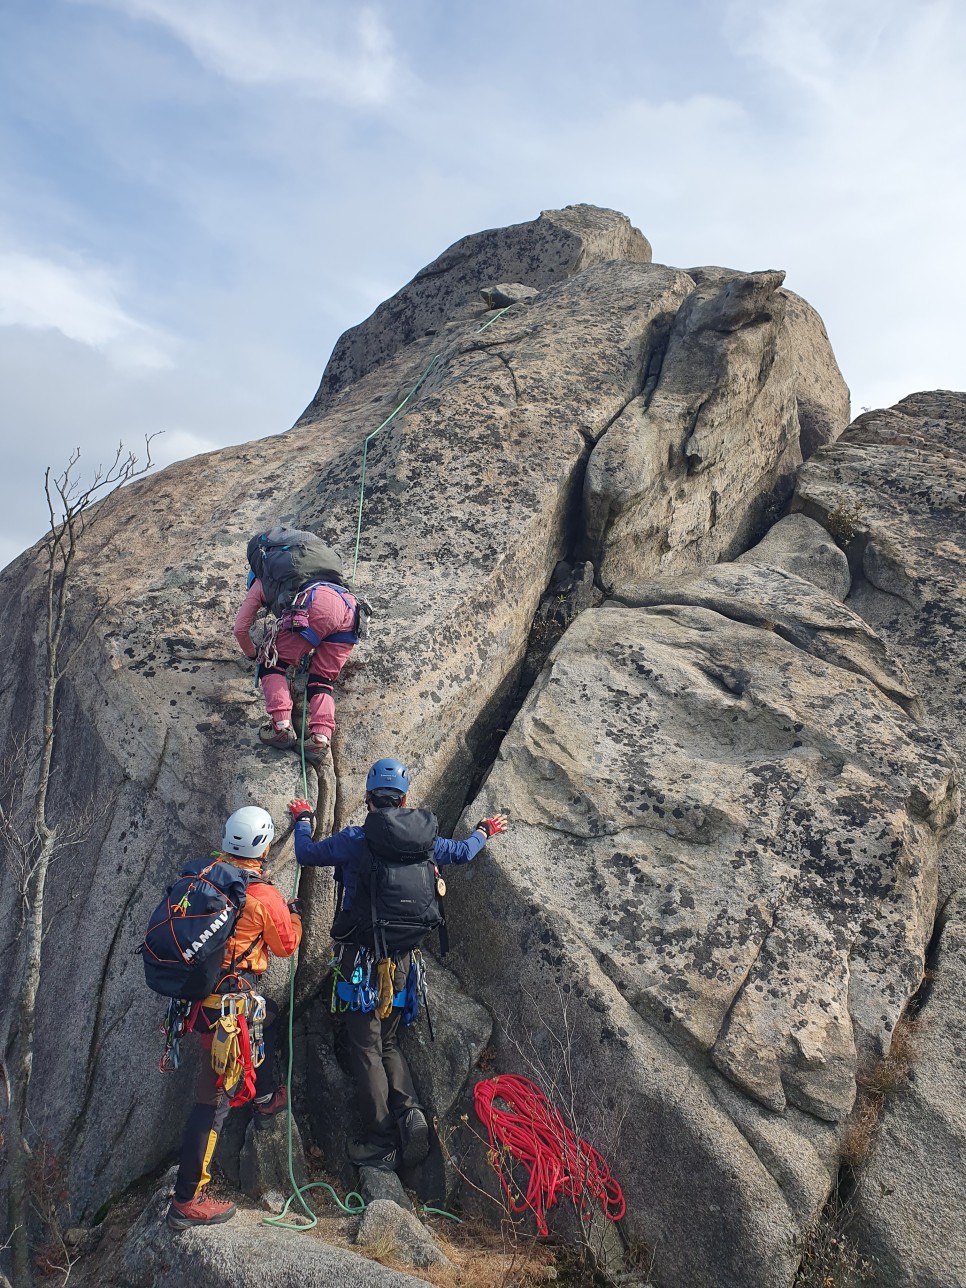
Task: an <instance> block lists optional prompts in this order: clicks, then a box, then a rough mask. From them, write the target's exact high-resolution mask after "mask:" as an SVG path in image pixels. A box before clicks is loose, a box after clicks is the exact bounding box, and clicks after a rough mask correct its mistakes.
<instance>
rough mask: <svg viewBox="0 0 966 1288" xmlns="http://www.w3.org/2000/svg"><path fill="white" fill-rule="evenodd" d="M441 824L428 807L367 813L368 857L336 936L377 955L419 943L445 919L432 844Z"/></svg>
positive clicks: (334, 929) (340, 916)
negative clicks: (440, 905)
mask: <svg viewBox="0 0 966 1288" xmlns="http://www.w3.org/2000/svg"><path fill="white" fill-rule="evenodd" d="M438 830H439V825H438V824H437V822H436V815H435V814H433V813H431V812H430V811H429V810H428V809H381V810H374V811H373V813H371V814H368V815H367V816H366V821H365V824H364V825H363V832H364V833H365V858H364V860H363V863H362V865H361V867H360V869H359V880H358V884H357V886H356V891H355V895H354V897H353V900H352V907H351V908H350V909H349V910H348V911H347V912H346V911H341V912H340V913H339V914H338V915H337V917H336V920H335V924H334V925H333V927H332V937H333V939H337V940H340V941H342V942H343V943H356V944H362V945H364V946H365V947H367V948H371V949H372V950H373V951H374V952H375V953H376V954H377V956H378V957H379V958H383V957H387V956H388V955H389V954H391V953H398V952H405V951H407V950H408V949H410V948H416V947H417V946H418V945H419V944H421V943H422V941H423V940H424V939H425V937H426V936H427V935H428V934H429V932H430V931H431V930H435V929H436V928H437V927H438V926H439V925H441V923H442V921H443V917H442V914H441V912H440V908H439V902H438V899H437V896H436V880H437V872H436V864H435V862H434V861H433V848H434V845H435V842H436V835H437V832H438Z"/></svg>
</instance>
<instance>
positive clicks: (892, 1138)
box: [853, 890, 966, 1288]
mask: <svg viewBox="0 0 966 1288" xmlns="http://www.w3.org/2000/svg"><path fill="white" fill-rule="evenodd" d="M941 921H942V934H941V938H940V940H939V946H938V951H937V954H936V958H935V961H934V963H933V969H934V970H935V976H936V978H935V983H934V985H933V986H932V988H931V991H930V993H929V998H928V1003H927V1006H926V1008H925V1011H924V1017H923V1020H922V1021H921V1024H922V1029H921V1032H920V1034H919V1037H918V1040H917V1046H918V1052H917V1057H916V1060H915V1063H914V1065H913V1069H912V1081H911V1085H910V1087H909V1088H908V1090H905V1091H903V1092H901V1093H900V1094H899V1095H897V1096H896V1097H895V1098H894V1099H893V1100H891V1101H889V1102H888V1103H887V1105H886V1109H885V1112H884V1114H883V1118H882V1123H881V1125H880V1131H879V1136H878V1139H877V1141H876V1144H875V1147H874V1149H873V1152H872V1155H871V1158H870V1160H869V1162H868V1164H867V1166H866V1168H865V1171H864V1174H863V1183H862V1187H861V1189H860V1190H859V1197H858V1203H859V1213H858V1217H857V1219H856V1222H855V1223H854V1229H853V1234H854V1235H855V1236H856V1237H857V1238H858V1239H859V1240H860V1242H861V1245H862V1248H863V1251H867V1252H868V1253H869V1254H870V1255H871V1256H872V1257H874V1259H875V1265H876V1280H875V1282H876V1284H878V1285H881V1288H914V1286H915V1288H964V1286H966V1224H964V1221H963V1176H964V1171H966V1162H964V1160H966V1015H964V1012H963V998H964V997H966V890H961V891H959V892H958V893H957V894H956V895H955V896H953V898H952V899H950V900H949V903H948V904H947V905H946V907H945V909H944V910H943V915H942V918H941Z"/></svg>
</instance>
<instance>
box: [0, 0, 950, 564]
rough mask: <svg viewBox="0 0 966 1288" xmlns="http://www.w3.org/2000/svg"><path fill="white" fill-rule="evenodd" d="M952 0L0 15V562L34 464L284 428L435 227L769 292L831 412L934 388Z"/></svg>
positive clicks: (83, 8) (186, 450)
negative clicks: (536, 242) (721, 269)
mask: <svg viewBox="0 0 966 1288" xmlns="http://www.w3.org/2000/svg"><path fill="white" fill-rule="evenodd" d="M964 66H966V4H963V3H962V0H913V2H912V3H910V0H676V3H674V4H669V3H668V2H667V0H660V3H658V2H656V0H592V2H591V0H512V2H511V0H485V2H483V0H458V2H454V0H385V2H384V3H379V2H376V0H373V2H372V3H368V2H366V0H0V425H2V429H3V443H4V467H5V468H4V473H5V476H6V479H7V487H6V490H5V498H4V500H5V504H4V505H3V506H2V507H0V566H2V565H3V564H5V563H7V562H8V561H9V560H10V559H12V558H13V557H14V556H15V555H16V554H17V553H18V552H19V551H20V550H21V549H23V548H24V547H25V546H27V545H28V544H30V543H31V542H32V541H34V540H36V539H37V538H38V537H39V536H40V535H41V534H42V532H43V530H44V527H45V524H46V517H45V516H46V511H45V506H44V501H43V471H44V468H45V467H46V466H47V465H51V466H53V467H54V468H55V469H56V468H58V467H60V466H62V465H63V464H64V463H65V462H66V460H67V458H68V456H69V455H70V452H71V450H72V449H73V448H76V447H79V448H80V449H81V452H82V460H83V462H84V463H85V464H87V465H89V466H91V467H93V466H94V465H95V464H96V463H97V462H98V461H100V460H103V459H106V458H110V457H112V456H113V451H114V448H115V447H116V445H117V443H118V442H119V441H123V442H124V443H125V445H126V446H127V447H133V448H135V449H138V448H139V445H140V444H142V442H143V438H144V435H145V434H146V433H154V432H157V431H164V432H163V435H162V436H161V438H159V439H158V440H156V442H155V447H154V455H155V457H156V458H157V459H158V460H159V461H160V463H162V464H164V463H167V462H170V461H172V460H175V459H178V458H180V457H184V456H190V455H193V454H195V453H197V452H200V451H206V450H209V449H211V448H213V447H218V446H223V445H227V444H229V443H237V442H245V441H248V440H251V439H255V438H259V437H262V436H265V435H267V434H273V433H278V432H280V431H281V430H284V429H286V428H288V427H289V426H290V425H291V424H292V423H293V422H294V421H295V420H296V419H297V417H298V416H299V414H300V413H301V411H302V410H303V408H304V407H305V406H306V404H307V403H308V402H309V401H310V400H311V398H312V395H313V394H314V392H315V390H316V387H317V385H318V382H319V377H320V376H321V373H322V369H323V367H324V365H325V361H326V358H327V357H328V354H329V352H330V351H331V349H332V346H333V344H334V343H335V340H336V339H337V337H338V336H339V334H340V333H341V332H342V331H343V330H344V329H345V328H347V327H349V326H352V325H354V324H355V323H357V322H359V321H361V320H362V319H363V318H364V317H366V316H367V315H368V314H369V313H370V312H371V311H372V310H373V308H375V306H376V305H377V304H378V303H379V302H380V301H381V300H383V299H384V298H386V297H387V296H389V295H391V294H392V293H393V292H394V291H396V290H397V289H398V288H399V287H400V286H401V285H403V283H405V282H406V281H408V280H409V279H410V278H411V277H412V276H413V274H414V273H416V272H417V271H418V270H419V269H420V268H421V267H422V266H423V265H424V264H427V263H429V262H430V261H431V260H432V259H434V258H435V257H436V256H437V255H438V254H439V253H440V252H441V251H443V250H444V249H445V248H446V247H447V246H448V245H450V244H451V243H452V242H454V241H456V240H457V239H458V238H460V237H462V236H464V235H466V234H467V233H471V232H476V231H479V230H480V229H483V228H491V227H496V226H500V225H503V224H509V223H517V222H521V221H523V220H528V219H532V218H534V217H535V216H536V215H537V214H539V212H540V211H541V210H542V209H551V208H556V207H559V206H563V205H567V204H570V203H572V202H590V203H592V204H595V205H600V206H609V207H612V208H615V209H618V210H622V211H623V212H624V213H625V214H627V215H629V216H630V218H631V220H632V222H633V223H635V224H636V225H637V226H638V227H639V228H640V229H641V230H642V231H643V232H644V233H645V234H646V236H647V237H648V238H649V240H650V241H651V243H652V245H653V248H654V258H655V260H656V261H658V262H661V263H667V264H674V265H676V266H679V267H687V266H689V265H699V264H724V265H727V266H730V267H734V268H739V269H744V270H754V269H763V268H784V269H785V270H786V271H787V278H786V284H787V285H788V286H789V287H790V288H791V289H792V290H794V291H797V292H798V293H799V294H801V295H804V296H805V298H806V299H808V300H809V301H810V302H811V303H812V304H813V305H814V306H815V307H816V308H817V309H818V310H819V312H820V313H821V314H822V317H823V318H824V320H825V323H826V326H827V328H828V331H829V335H830V337H831V340H832V344H833V347H834V349H835V352H836V355H837V357H838V360H839V364H840V366H841V367H842V371H843V374H844V375H845V378H846V380H847V382H848V383H849V385H850V388H851V390H852V405H853V412H855V413H857V412H858V411H859V409H860V408H861V407H863V406H870V407H875V406H885V405H889V404H890V403H893V402H895V401H896V400H897V399H899V398H901V397H902V396H904V395H905V394H907V393H911V392H913V391H915V390H919V389H933V388H952V389H956V388H958V389H964V388H966V345H964V343H963V339H962V333H963V327H962V323H961V316H960V315H961V312H962V301H963V300H964V299H966V256H964V255H963V254H962V250H961V242H962V235H963V234H962V229H963V227H964V224H966V220H964V200H963V199H964V194H966V164H964V163H966V146H964V143H966V76H964V75H963V70H962V69H963V67H964Z"/></svg>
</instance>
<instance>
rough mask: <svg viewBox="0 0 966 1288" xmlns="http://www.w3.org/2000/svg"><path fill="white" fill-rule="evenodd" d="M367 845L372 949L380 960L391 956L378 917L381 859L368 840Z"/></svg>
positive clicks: (377, 959)
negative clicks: (377, 873)
mask: <svg viewBox="0 0 966 1288" xmlns="http://www.w3.org/2000/svg"><path fill="white" fill-rule="evenodd" d="M365 846H366V851H367V853H368V855H369V908H370V914H369V915H370V917H371V919H372V949H373V953H374V954H375V959H376V961H377V962H378V961H383V960H384V959H385V958H386V957H388V956H389V954H388V952H387V951H386V932H385V930H384V929H383V927H382V926H381V925H380V924H379V921H378V919H377V917H376V864H377V862H378V861H379V860H378V859H377V858H376V856H375V855H374V854H373V852H372V847H371V846H370V845H369V843H368V841H367V842H365Z"/></svg>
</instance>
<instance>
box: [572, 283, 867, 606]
mask: <svg viewBox="0 0 966 1288" xmlns="http://www.w3.org/2000/svg"><path fill="white" fill-rule="evenodd" d="M784 276H785V275H784V273H780V272H767V273H747V274H736V273H725V272H723V271H722V270H704V271H703V273H699V274H698V277H699V284H698V286H697V289H696V290H695V291H693V292H692V294H691V295H690V296H689V297H688V299H687V302H686V303H685V305H684V306H683V307H682V308H681V310H680V311H679V312H678V315H677V317H676V318H675V321H674V326H673V328H672V330H671V334H670V338H669V340H668V343H667V351H666V353H665V354H664V356H663V360H662V362H661V365H660V370H659V371H658V372H656V373H655V375H654V377H653V379H651V380H649V381H647V382H646V383H645V385H644V388H643V390H642V392H641V394H640V396H639V397H638V398H636V399H634V400H633V402H631V403H630V404H629V405H628V407H627V408H626V409H625V410H624V412H623V413H622V414H621V416H620V417H619V418H618V420H617V421H616V422H615V424H614V425H613V426H612V427H611V428H610V430H609V431H608V433H607V434H606V435H605V436H604V438H603V439H602V440H601V441H600V442H599V443H598V444H597V446H596V447H595V448H594V451H593V452H592V454H591V458H590V462H589V464H588V467H587V476H586V481H585V485H584V511H585V522H586V527H587V535H588V540H589V553H590V555H591V557H592V558H593V559H594V561H595V563H597V564H598V567H599V572H600V577H601V579H602V581H603V583H604V585H605V586H607V587H608V588H610V589H611V590H613V591H614V593H617V594H621V593H623V591H624V590H625V589H626V587H627V586H628V585H632V584H633V583H634V582H635V581H636V580H638V579H639V577H640V575H641V570H642V569H650V570H652V571H660V573H662V574H669V573H674V572H680V571H685V570H690V569H692V568H695V567H698V566H700V565H701V564H707V563H713V562H715V561H716V560H718V559H721V558H733V557H734V556H735V555H737V554H739V553H740V552H741V551H742V550H744V549H746V548H747V546H748V545H749V544H750V542H751V541H752V540H753V539H754V535H755V534H756V532H759V531H760V530H761V528H762V527H763V526H767V516H768V515H769V514H771V515H772V517H774V507H775V506H780V505H781V504H782V503H783V502H784V501H785V500H786V499H787V497H788V496H789V494H790V492H791V490H792V486H793V483H794V473H795V470H796V468H797V467H798V466H799V465H800V464H801V461H802V454H803V450H806V447H805V446H804V445H803V437H804V438H807V439H808V445H807V446H808V448H811V447H813V446H814V442H813V440H817V439H818V438H819V437H820V436H821V435H822V434H825V435H826V436H827V437H834V434H835V433H840V432H841V430H842V429H843V428H844V426H845V423H846V421H847V419H848V390H847V389H846V388H845V385H844V382H843V381H842V378H841V375H840V374H839V371H838V367H837V366H836V364H835V359H834V357H833V356H832V351H831V348H830V346H829V345H828V340H827V338H826V337H825V335H824V330H822V331H821V336H819V335H817V334H816V333H814V332H809V331H808V329H807V327H806V325H805V320H804V319H805V314H804V311H803V310H804V308H805V306H804V302H803V301H800V300H797V297H793V296H790V295H789V294H788V293H787V292H785V291H782V290H780V289H779V288H780V286H781V283H782V281H783V279H784ZM818 325H819V328H820V327H821V323H820V322H819V324H818ZM803 339H804V341H805V342H804V343H803ZM806 371H807V372H808V373H809V374H808V376H804V377H803V374H802V373H804V372H806ZM813 373H814V374H813ZM803 378H804V379H805V380H806V381H807V383H808V390H807V393H808V397H806V395H805V392H803V393H802V400H801V401H799V396H798V394H799V389H800V387H801V383H802V380H803ZM805 409H808V412H807V415H808V416H810V417H811V419H810V420H808V419H807V420H806V422H805V425H806V426H807V429H808V432H807V433H806V428H805V427H804V426H803V422H802V420H801V419H800V411H801V412H802V414H803V415H805V414H806V411H805ZM820 424H821V426H822V427H823V428H821V429H820V428H819V425H820ZM736 425H740V426H741V439H742V444H743V446H742V450H741V451H740V452H735V450H734V440H735V427H736Z"/></svg>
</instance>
